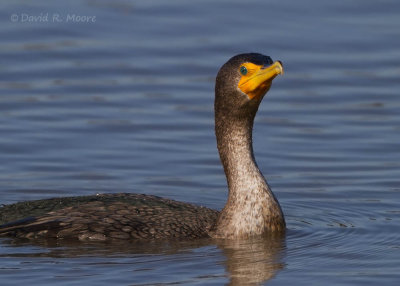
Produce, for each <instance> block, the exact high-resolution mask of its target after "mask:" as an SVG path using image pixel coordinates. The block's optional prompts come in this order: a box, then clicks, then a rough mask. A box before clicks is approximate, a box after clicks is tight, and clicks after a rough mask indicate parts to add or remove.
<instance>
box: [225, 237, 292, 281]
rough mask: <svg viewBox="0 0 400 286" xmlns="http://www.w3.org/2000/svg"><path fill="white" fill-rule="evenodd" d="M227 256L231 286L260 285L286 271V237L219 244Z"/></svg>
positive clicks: (226, 241) (229, 241)
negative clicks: (284, 268) (279, 272)
mask: <svg viewBox="0 0 400 286" xmlns="http://www.w3.org/2000/svg"><path fill="white" fill-rule="evenodd" d="M217 245H218V247H219V248H220V249H221V250H222V252H223V254H224V255H225V256H226V261H225V262H224V264H225V265H226V269H227V271H228V273H229V279H230V283H229V285H259V284H260V283H262V282H266V281H268V280H269V279H271V278H273V277H274V276H275V275H276V273H277V272H278V271H279V270H280V269H282V268H283V267H284V264H283V259H284V251H285V237H284V235H282V236H279V235H276V236H270V237H265V238H258V239H250V240H244V241H232V240H223V241H218V243H217Z"/></svg>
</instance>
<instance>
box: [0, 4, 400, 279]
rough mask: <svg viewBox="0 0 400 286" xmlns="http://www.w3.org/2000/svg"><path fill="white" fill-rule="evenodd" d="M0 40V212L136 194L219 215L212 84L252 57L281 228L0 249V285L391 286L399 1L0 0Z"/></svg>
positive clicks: (398, 133)
mask: <svg viewBox="0 0 400 286" xmlns="http://www.w3.org/2000/svg"><path fill="white" fill-rule="evenodd" d="M57 14H58V15H59V17H60V19H62V20H63V21H62V22H57V21H56V19H55V18H54V19H53V17H57ZM13 15H16V16H13ZM46 15H48V16H47V17H48V18H47V21H46ZM54 15H55V16H54ZM73 15H75V20H74V19H73ZM28 16H42V18H41V19H42V20H40V19H37V18H36V19H32V17H31V18H29V19H27V17H28ZM77 16H80V17H82V16H95V17H96V18H95V21H94V22H89V23H82V22H77V21H78V20H77V18H76V17H77ZM67 18H68V19H69V21H67ZM91 19H93V18H91ZM81 20H82V19H81ZM0 37H1V39H2V41H1V42H2V43H1V45H0V88H1V89H0V92H1V94H0V203H2V204H8V203H13V202H17V201H21V200H33V199H40V198H50V197H58V196H71V195H89V194H95V193H103V192H113V193H116V192H137V193H146V194H155V195H160V196H164V197H169V198H173V199H177V200H182V201H187V202H193V203H197V204H201V205H205V206H208V207H212V208H221V207H222V206H223V205H224V203H225V199H226V196H227V191H226V185H225V178H224V174H223V171H222V168H221V166H220V163H219V159H218V155H217V151H216V147H215V139H214V133H213V132H214V131H213V92H214V91H213V88H214V78H215V75H216V73H217V71H218V69H219V66H220V65H221V64H223V63H224V62H225V61H226V60H227V59H228V58H230V57H231V56H232V55H234V54H237V53H241V52H249V51H257V52H261V53H265V54H268V55H270V56H271V57H272V58H273V59H275V60H277V59H279V60H281V61H283V63H284V67H285V70H286V74H285V75H284V76H282V77H278V78H277V79H276V80H275V81H274V85H273V87H272V89H271V91H270V92H269V94H268V96H267V97H266V98H265V100H264V102H263V104H262V106H261V108H260V111H259V113H258V116H257V118H256V124H255V131H254V143H255V146H254V148H255V153H256V158H257V161H258V164H259V166H260V168H261V169H262V171H263V172H264V174H265V176H266V177H267V178H268V181H269V183H270V185H271V186H272V188H273V190H274V192H275V194H276V196H277V197H278V199H279V200H280V202H281V205H282V207H283V210H284V213H285V215H286V219H287V224H288V233H287V235H286V238H285V239H284V240H279V239H278V240H276V239H275V240H274V239H271V240H268V241H264V240H261V241H260V240H254V241H250V242H242V243H232V244H229V243H226V242H225V243H224V242H216V241H196V242H193V243H189V242H185V243H184V242H181V243H179V242H176V243H159V244H156V243H152V244H146V243H145V244H137V245H125V246H123V245H112V246H111V245H109V246H104V245H102V246H98V245H75V246H74V245H68V246H65V245H60V246H57V245H43V244H37V245H32V244H25V245H20V244H19V245H15V244H13V243H10V242H8V241H4V240H3V242H2V243H1V244H0V284H1V285H16V284H19V285H20V284H22V283H29V284H30V285H82V283H86V284H87V285H94V284H96V285H153V284H157V283H159V284H161V285H164V283H165V284H169V283H170V284H185V285H186V284H187V285H194V284H197V285H204V284H209V285H219V284H227V283H229V282H230V283H231V284H232V285H245V284H246V283H255V284H257V283H259V284H268V285H339V284H340V285H376V284H378V283H379V284H381V285H398V283H399V281H400V242H399V241H400V218H399V216H400V202H399V194H400V94H399V90H400V2H399V1H395V0H392V1H364V0H363V1H361V0H360V1H329V2H328V1H317V0H307V1H298V2H295V1H291V2H289V1H263V2H261V1H260V2H258V1H236V0H235V1H218V2H216V1H209V0H206V1H183V0H182V1H161V0H157V1H148V0H147V1H120V0H119V1H105V0H104V1H95V0H87V1H64V2H62V1H42V0H39V1H38V0H36V1H3V2H2V3H1V4H0Z"/></svg>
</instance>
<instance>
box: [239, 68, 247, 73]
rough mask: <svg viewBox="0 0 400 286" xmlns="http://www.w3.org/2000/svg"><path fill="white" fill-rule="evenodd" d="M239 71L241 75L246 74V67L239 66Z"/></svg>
mask: <svg viewBox="0 0 400 286" xmlns="http://www.w3.org/2000/svg"><path fill="white" fill-rule="evenodd" d="M240 73H241V74H242V75H246V74H247V69H246V67H245V66H241V67H240Z"/></svg>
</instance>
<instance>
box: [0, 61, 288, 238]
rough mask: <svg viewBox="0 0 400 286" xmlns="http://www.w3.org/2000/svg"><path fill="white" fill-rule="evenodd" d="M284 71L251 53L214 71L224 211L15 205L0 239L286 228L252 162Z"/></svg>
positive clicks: (6, 211) (124, 199)
mask: <svg viewBox="0 0 400 286" xmlns="http://www.w3.org/2000/svg"><path fill="white" fill-rule="evenodd" d="M282 72H283V68H282V64H281V62H279V61H277V62H273V61H272V59H271V58H270V57H268V56H264V55H261V54H256V53H250V54H240V55H237V56H234V57H232V58H231V59H230V60H229V61H228V62H226V63H225V64H224V65H223V66H222V67H221V69H220V70H219V72H218V75H217V78H216V86H215V102H214V109H215V134H216V137H217V146H218V151H219V155H220V158H221V162H222V165H223V167H224V171H225V174H226V178H227V182H228V187H229V196H228V200H227V203H226V205H225V207H224V208H223V210H222V211H220V212H218V211H215V210H212V209H209V208H206V207H201V206H195V205H192V204H188V203H183V202H177V201H173V200H169V199H164V198H160V197H156V196H150V195H140V194H103V195H93V196H79V197H66V198H54V199H45V200H39V201H27V202H20V203H15V204H11V205H6V206H3V207H1V208H0V224H1V225H0V236H8V237H16V238H29V239H35V238H49V239H51V238H57V239H79V240H83V241H85V240H86V241H87V240H89V241H106V240H112V239H157V238H197V237H207V236H208V237H214V238H232V239H234V238H248V237H251V236H257V235H262V234H264V233H267V232H282V231H284V230H285V220H284V216H283V213H282V210H281V208H280V206H279V203H278V201H277V199H276V198H275V196H274V195H273V193H272V191H271V189H270V187H269V186H268V184H267V182H266V180H265V179H264V177H263V175H262V174H261V172H260V170H259V169H258V167H257V164H256V162H255V160H254V155H253V146H252V129H253V122H254V117H255V115H256V113H257V110H258V107H259V105H260V103H261V101H262V99H263V97H264V95H265V94H266V92H267V91H268V90H269V88H270V87H271V83H272V80H273V79H274V78H275V77H276V76H277V75H279V74H281V73H282Z"/></svg>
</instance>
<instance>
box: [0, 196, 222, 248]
mask: <svg viewBox="0 0 400 286" xmlns="http://www.w3.org/2000/svg"><path fill="white" fill-rule="evenodd" d="M217 216H218V211H215V210H212V209H209V208H206V207H200V206H196V205H192V204H188V203H183V202H177V201H174V200H169V199H164V198H160V197H156V196H150V195H141V194H104V195H94V196H80V197H66V198H55V199H46V200H38V201H28V202H21V203H16V204H12V205H6V206H3V207H1V208H0V224H1V225H0V236H9V237H17V238H57V239H79V240H89V241H90V240H93V241H107V240H112V239H126V240H128V239H152V238H199V237H207V236H208V231H209V230H210V229H211V227H212V226H213V225H214V223H215V222H216V219H217Z"/></svg>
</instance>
